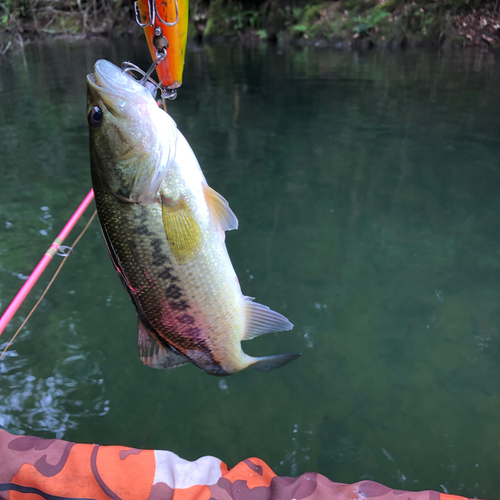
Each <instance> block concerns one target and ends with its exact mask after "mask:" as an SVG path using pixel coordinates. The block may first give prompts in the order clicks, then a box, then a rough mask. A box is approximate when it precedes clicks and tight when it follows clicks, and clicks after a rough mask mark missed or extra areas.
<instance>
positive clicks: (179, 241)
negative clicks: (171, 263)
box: [161, 195, 202, 264]
mask: <svg viewBox="0 0 500 500" xmlns="http://www.w3.org/2000/svg"><path fill="white" fill-rule="evenodd" d="M161 202H162V203H161V208H162V216H163V227H164V228H165V234H166V236H167V241H168V244H169V246H170V249H171V250H172V253H173V254H174V257H175V260H176V261H177V263H179V264H185V263H186V262H189V261H190V260H191V259H192V258H193V257H194V256H195V255H196V254H197V253H198V251H199V249H200V248H201V238H202V234H201V229H200V226H199V224H198V222H196V219H195V216H194V213H193V211H192V210H191V207H190V206H189V204H188V203H187V201H186V199H185V197H184V196H183V195H181V196H180V197H179V198H178V199H177V200H172V199H170V198H167V197H165V196H163V195H162V196H161Z"/></svg>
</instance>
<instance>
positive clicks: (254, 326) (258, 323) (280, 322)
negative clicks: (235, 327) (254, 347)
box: [243, 297, 293, 340]
mask: <svg viewBox="0 0 500 500" xmlns="http://www.w3.org/2000/svg"><path fill="white" fill-rule="evenodd" d="M245 313H246V318H247V325H246V330H245V336H244V337H243V340H251V339H253V338H255V337H258V336H259V335H264V334H265V333H271V332H282V331H285V330H291V329H292V328H293V325H292V323H290V321H288V320H287V319H286V318H285V316H283V315H282V314H280V313H277V312H276V311H272V310H271V309H269V307H267V306H265V305H263V304H259V303H258V302H253V298H252V297H245Z"/></svg>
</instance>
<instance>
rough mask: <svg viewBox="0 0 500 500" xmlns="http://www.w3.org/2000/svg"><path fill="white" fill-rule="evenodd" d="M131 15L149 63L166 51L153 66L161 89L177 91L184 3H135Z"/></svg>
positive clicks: (183, 49) (156, 0) (142, 0)
mask: <svg viewBox="0 0 500 500" xmlns="http://www.w3.org/2000/svg"><path fill="white" fill-rule="evenodd" d="M135 13H136V19H137V22H138V24H139V26H141V28H143V29H144V34H145V35H146V41H147V43H148V47H149V51H150V52H151V57H152V58H153V61H156V60H157V59H158V56H160V55H162V53H163V52H164V51H166V57H165V58H164V59H163V60H162V61H161V62H160V63H159V64H158V66H156V72H157V74H158V78H159V80H160V83H161V85H162V86H163V87H164V88H167V89H176V88H179V87H180V86H181V84H182V71H183V69H184V56H185V52H186V40H187V30H188V15H189V2H188V0H137V2H135Z"/></svg>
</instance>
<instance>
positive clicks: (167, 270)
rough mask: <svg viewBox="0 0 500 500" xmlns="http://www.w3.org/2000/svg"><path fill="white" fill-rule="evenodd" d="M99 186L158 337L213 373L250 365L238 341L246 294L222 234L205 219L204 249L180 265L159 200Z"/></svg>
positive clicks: (111, 240)
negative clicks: (128, 197)
mask: <svg viewBox="0 0 500 500" xmlns="http://www.w3.org/2000/svg"><path fill="white" fill-rule="evenodd" d="M94 191H95V197H96V204H97V208H98V214H99V220H100V222H101V226H102V229H103V233H104V236H105V239H106V240H107V244H108V249H109V251H110V254H111V258H112V260H114V261H115V260H117V262H115V265H116V266H117V267H118V268H119V269H118V271H119V273H120V274H121V275H122V281H123V284H124V286H125V288H127V289H128V292H129V295H130V296H131V298H132V300H133V302H134V304H135V306H136V309H137V312H138V315H139V317H141V315H142V317H144V318H146V320H147V322H148V323H149V324H150V325H151V326H152V327H153V329H154V332H151V333H152V334H156V335H157V340H158V341H159V342H160V343H168V344H169V345H171V346H173V347H175V348H176V349H177V350H178V351H180V352H182V353H183V354H185V355H186V356H187V357H188V358H189V359H190V360H191V361H192V362H193V363H194V364H195V365H197V366H198V367H199V368H201V369H203V370H205V371H207V372H209V373H212V374H218V375H224V374H229V373H234V372H236V371H239V370H242V369H243V368H246V367H247V366H248V364H249V363H248V357H247V356H246V355H245V354H244V353H243V351H242V349H241V344H240V342H241V340H242V339H243V336H244V334H245V327H246V317H245V305H244V297H243V295H242V293H241V289H240V286H239V283H238V280H237V277H236V274H235V272H234V269H233V267H232V265H231V262H230V260H229V256H228V254H227V251H226V247H225V244H224V243H223V241H222V239H221V238H220V235H219V234H218V233H217V232H216V231H213V230H211V229H210V228H209V226H208V223H207V224H205V226H204V227H203V228H202V242H201V247H200V249H199V250H198V252H197V253H196V255H194V256H193V257H192V258H191V259H190V260H188V261H187V262H185V263H183V264H179V263H177V262H176V258H175V256H174V255H173V253H172V251H171V250H170V247H169V245H168V242H167V239H166V236H165V228H164V225H163V221H162V212H161V205H160V203H157V204H152V205H149V206H142V205H140V204H137V203H124V202H122V201H120V200H118V199H117V198H116V197H115V196H114V195H113V194H111V193H106V192H104V191H103V190H101V189H99V188H98V187H97V188H96V187H94ZM113 253H114V254H115V256H116V257H115V258H114V257H113Z"/></svg>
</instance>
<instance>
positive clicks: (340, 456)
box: [0, 41, 500, 499]
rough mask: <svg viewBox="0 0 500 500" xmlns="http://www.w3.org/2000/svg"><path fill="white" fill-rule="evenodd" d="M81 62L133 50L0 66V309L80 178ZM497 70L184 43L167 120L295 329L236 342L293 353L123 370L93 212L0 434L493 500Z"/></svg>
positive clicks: (499, 448) (89, 49) (109, 276)
mask: <svg viewBox="0 0 500 500" xmlns="http://www.w3.org/2000/svg"><path fill="white" fill-rule="evenodd" d="M102 57H104V58H107V59H109V60H111V61H112V62H115V63H120V62H121V61H124V60H132V61H134V62H136V63H137V64H139V65H141V66H143V67H146V66H147V65H148V64H149V55H148V53H147V51H146V48H145V44H143V43H142V42H141V41H138V42H137V43H132V42H127V41H119V42H106V41H91V42H85V43H84V42H75V43H71V42H57V43H49V44H40V45H38V44H34V45H31V46H29V47H27V49H26V53H25V55H24V57H23V55H22V54H14V53H11V54H10V55H9V56H8V57H7V58H3V59H1V60H0V175H1V182H0V199H1V200H2V202H1V204H0V303H1V308H2V309H4V308H5V307H6V306H7V305H8V303H9V301H10V300H11V298H12V297H13V296H14V294H15V292H16V291H17V290H18V288H19V287H20V286H21V285H22V283H23V280H24V279H25V278H26V276H27V275H28V274H29V273H30V272H31V270H32V269H33V267H34V266H35V265H36V263H37V262H38V260H39V258H40V257H41V256H42V254H43V252H44V251H45V250H46V248H47V247H48V246H49V245H50V243H51V242H52V240H53V239H54V238H55V237H56V236H57V234H58V232H59V230H60V229H61V228H62V226H63V225H64V223H65V221H66V220H67V219H68V217H69V216H70V215H71V213H72V212H73V210H74V209H75V208H76V206H77V205H78V203H79V201H80V200H81V199H83V197H84V196H85V194H86V193H87V192H88V190H89V189H90V187H91V185H90V172H89V158H88V135H87V122H86V116H85V108H86V86H85V75H86V74H87V73H88V72H90V71H91V69H92V66H93V63H94V62H95V60H97V59H98V58H102ZM499 81H500V66H499V65H498V60H495V58H494V56H492V55H490V54H487V53H479V52H472V53H468V52H459V53H449V54H439V53H426V52H421V51H415V52H394V53H393V52H370V53H367V54H356V53H350V52H333V51H317V50H314V49H312V48H311V49H305V50H299V51H297V50H292V49H284V48H279V47H274V46H266V45H262V46H258V47H253V48H252V47H246V48H244V47H240V46H216V47H204V48H192V49H191V50H190V51H189V52H188V54H187V59H186V70H185V84H184V85H183V87H182V89H181V90H180V92H179V97H178V99H177V100H176V101H175V102H173V103H171V104H170V105H169V111H170V113H171V114H172V116H173V117H174V119H175V120H176V122H177V124H178V126H179V128H180V130H181V131H182V132H183V133H184V135H185V136H186V138H187V139H188V141H189V142H190V144H191V145H192V147H193V149H194V151H195V153H196V154H197V156H198V159H199V161H200V164H201V166H202V168H203V170H204V172H205V174H206V177H207V179H208V181H209V183H210V184H211V186H212V187H213V188H214V189H216V190H217V191H219V192H220V193H221V194H222V195H223V196H225V197H226V198H227V199H228V200H229V202H230V204H231V207H232V208H233V210H234V212H235V213H236V215H237V216H238V218H239V221H240V229H239V231H237V232H232V233H229V234H228V235H227V240H226V241H227V246H228V250H229V254H230V256H231V258H232V261H233V264H234V266H235V269H236V271H237V274H238V276H239V279H240V282H241V285H242V289H243V292H244V293H245V294H246V295H250V296H253V297H256V298H257V300H258V301H259V302H262V303H264V304H266V305H269V306H270V307H272V308H273V309H275V310H277V311H280V312H282V313H284V314H285V315H287V316H288V317H289V319H290V320H291V321H292V322H293V323H294V324H295V328H294V330H293V331H292V332H284V333H276V334H270V335H266V336H264V337H261V338H259V339H255V340H253V341H251V342H247V343H245V344H244V348H245V351H246V352H247V353H249V354H251V355H269V354H278V353H285V352H303V356H302V358H301V359H299V360H297V361H295V362H293V363H292V364H291V365H289V366H287V367H285V368H283V369H280V370H277V371H274V372H269V373H263V372H259V371H253V370H247V371H244V372H242V373H239V374H236V375H233V376H231V377H225V378H223V379H220V378H216V377H212V376H209V375H207V374H205V373H203V372H202V371H200V370H198V369H197V368H195V367H194V366H185V367H182V368H179V369H176V370H172V371H156V370H152V369H149V368H147V367H144V366H143V365H142V364H141V363H140V360H139V358H138V355H137V348H136V343H137V340H136V319H135V313H134V310H133V307H132V304H131V303H130V300H129V299H128V297H127V295H126V293H125V292H124V290H123V289H122V287H121V284H120V282H119V279H118V277H117V276H116V275H115V271H114V269H113V267H112V265H111V263H110V261H109V257H108V256H107V252H106V249H105V245H104V242H103V240H102V236H101V234H100V229H99V227H98V225H97V224H96V223H94V224H93V225H92V226H91V227H90V229H89V231H88V232H87V233H86V235H85V237H84V239H83V240H82V241H81V242H80V243H79V245H78V247H77V248H76V250H75V252H74V254H73V255H72V256H71V257H70V259H69V261H68V262H67V264H66V266H65V267H64V270H63V272H62V274H61V275H60V276H59V277H58V279H57V281H56V283H55V284H54V286H53V288H52V289H51V290H50V292H49V294H48V295H47V297H46V298H45V299H44V300H43V302H42V304H41V306H40V308H39V309H38V310H37V312H36V314H35V315H34V316H33V317H32V319H31V320H30V321H29V323H28V326H27V328H26V329H25V330H24V331H23V332H22V333H21V335H20V336H19V337H18V339H16V341H15V343H14V344H13V346H12V347H11V349H10V350H9V351H8V355H7V357H5V358H3V359H2V360H1V361H0V372H1V376H0V425H3V426H5V427H7V428H8V429H10V430H12V431H14V432H19V433H29V434H36V435H38V436H42V437H55V436H56V437H60V438H64V439H68V440H73V441H83V442H92V443H94V442H96V443H100V444H103V445H104V444H123V445H128V446H134V447H139V448H159V449H169V450H172V451H174V452H176V453H178V454H179V455H181V456H182V457H183V458H186V459H190V460H193V459H196V458H198V457H199V456H201V455H206V454H210V455H215V456H218V457H219V458H221V459H222V460H223V461H225V462H226V463H228V465H230V466H233V465H234V464H235V463H236V462H238V461H239V460H242V459H244V458H247V457H249V456H258V457H260V458H262V459H264V460H265V461H266V462H267V463H268V464H269V465H270V466H271V467H272V468H273V469H274V470H275V471H276V472H277V473H278V474H282V475H292V476H295V475H298V474H301V473H303V472H306V471H309V470H312V471H317V472H320V473H322V474H325V475H326V476H328V477H329V478H331V479H332V480H335V481H339V482H354V481H359V480H361V479H372V480H375V481H378V482H381V483H384V484H386V485H388V486H391V487H393V488H400V489H411V490H419V489H435V490H438V491H448V492H450V493H457V494H462V495H466V496H470V497H474V496H477V497H483V498H491V499H493V498H498V490H499V488H500V479H499V475H498V470H497V469H498V467H497V466H498V456H499V452H500V440H499V435H500V424H499V421H498V415H499V414H500V356H499V355H500V330H499V325H500V309H499V307H498V306H499V300H500V292H499V290H500V288H499V284H500V281H499V280H500V217H499V214H500V198H499V196H498V190H499V186H500V164H499V158H500V142H499V140H498V138H499V136H500V135H499V134H500V126H499V121H498V116H500V86H499V85H498V82H499ZM90 213H91V212H90V211H89V213H88V214H87V217H88V216H89V215H90ZM83 224H84V221H82V222H81V223H80V224H79V226H78V227H77V229H76V230H75V233H74V234H72V235H71V237H70V238H69V239H68V242H67V243H68V244H70V243H71V242H72V241H73V240H74V238H75V237H76V235H77V232H78V231H79V230H80V229H81V228H82V227H83ZM57 264H58V262H54V263H52V264H51V266H50V268H49V270H48V272H47V273H46V275H44V277H43V278H42V279H41V281H40V283H39V285H37V287H36V289H35V291H34V293H33V294H32V296H30V299H29V300H28V301H27V302H26V304H25V305H24V306H23V307H22V308H21V310H20V311H19V314H18V315H17V316H16V317H15V318H14V320H13V322H12V325H11V326H10V327H9V329H8V330H7V332H6V333H5V334H4V335H2V338H1V342H0V347H3V346H4V345H5V344H6V342H7V340H8V339H9V338H10V336H12V334H13V333H14V331H15V329H16V328H17V326H18V325H20V323H21V322H22V319H23V318H24V317H25V316H26V314H27V313H28V312H29V308H30V306H31V305H32V304H33V302H34V300H35V298H36V297H37V296H39V295H40V294H41V292H42V290H43V288H44V286H45V285H46V284H47V282H48V280H49V278H50V275H51V273H53V272H54V270H55V267H56V265H57Z"/></svg>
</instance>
